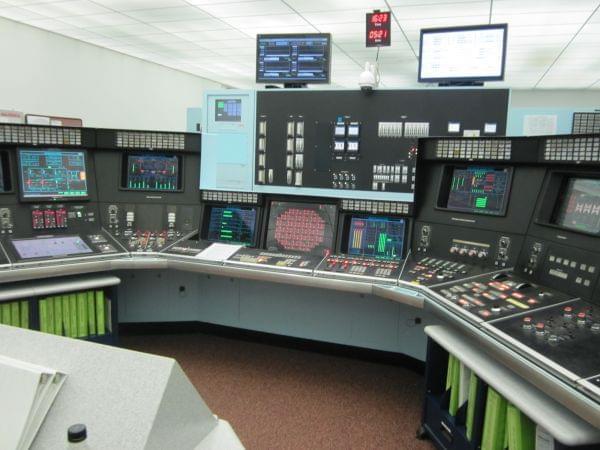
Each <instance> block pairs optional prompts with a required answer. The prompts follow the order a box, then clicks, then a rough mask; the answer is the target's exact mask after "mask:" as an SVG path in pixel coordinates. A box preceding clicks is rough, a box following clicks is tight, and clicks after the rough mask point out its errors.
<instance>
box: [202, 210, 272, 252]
mask: <svg viewBox="0 0 600 450" xmlns="http://www.w3.org/2000/svg"><path fill="white" fill-rule="evenodd" d="M213 208H249V209H252V210H254V212H255V218H254V232H253V235H252V242H251V243H250V244H249V245H244V244H241V245H244V246H245V247H248V248H256V247H257V246H258V240H259V236H260V234H261V233H260V231H261V225H262V223H261V222H262V220H261V217H262V214H261V207H260V206H259V205H248V204H243V203H212V202H211V203H204V204H203V205H202V217H201V219H200V220H201V222H200V223H201V227H200V239H202V240H205V241H207V242H224V241H219V240H212V239H208V228H209V225H210V214H211V212H212V210H213ZM232 244H234V245H240V244H239V243H232Z"/></svg>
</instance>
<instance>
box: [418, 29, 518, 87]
mask: <svg viewBox="0 0 600 450" xmlns="http://www.w3.org/2000/svg"><path fill="white" fill-rule="evenodd" d="M507 31H508V26H507V25H506V24H497V25H475V26H465V27H452V28H428V29H422V30H421V44H420V48H419V81H421V82H434V83H453V82H483V81H500V80H503V79H504V67H505V61H506V38H507Z"/></svg>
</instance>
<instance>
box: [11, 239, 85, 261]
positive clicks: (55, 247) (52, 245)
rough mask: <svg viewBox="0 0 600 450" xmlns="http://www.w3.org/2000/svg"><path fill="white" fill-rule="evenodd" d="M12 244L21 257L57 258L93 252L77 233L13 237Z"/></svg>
mask: <svg viewBox="0 0 600 450" xmlns="http://www.w3.org/2000/svg"><path fill="white" fill-rule="evenodd" d="M12 244H13V246H14V248H15V250H16V251H17V254H18V255H19V258H21V259H33V258H58V257H64V256H72V255H81V254H86V253H93V250H92V249H91V248H90V247H89V246H88V245H87V244H86V243H85V241H83V239H81V237H80V236H77V235H73V236H55V237H44V238H31V239H13V240H12Z"/></svg>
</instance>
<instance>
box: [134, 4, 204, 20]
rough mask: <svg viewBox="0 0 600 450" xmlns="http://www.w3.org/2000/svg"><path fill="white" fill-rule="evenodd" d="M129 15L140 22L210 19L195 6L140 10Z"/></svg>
mask: <svg viewBox="0 0 600 450" xmlns="http://www.w3.org/2000/svg"><path fill="white" fill-rule="evenodd" d="M127 15H128V16H129V17H131V18H133V19H136V20H139V21H140V22H147V23H152V22H172V21H181V20H186V21H187V20H199V19H208V18H210V17H209V15H208V14H206V13H204V12H202V11H201V10H200V9H198V8H196V7H194V6H178V7H175V8H156V9H138V10H135V11H128V12H127Z"/></svg>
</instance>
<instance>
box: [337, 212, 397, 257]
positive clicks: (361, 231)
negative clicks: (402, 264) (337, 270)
mask: <svg viewBox="0 0 600 450" xmlns="http://www.w3.org/2000/svg"><path fill="white" fill-rule="evenodd" d="M405 229H406V222H405V221H404V219H401V218H395V217H383V216H352V217H351V218H350V225H349V228H348V234H347V243H348V246H347V253H348V254H350V255H357V256H370V257H375V258H384V259H400V258H402V256H403V253H404V239H405Z"/></svg>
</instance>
